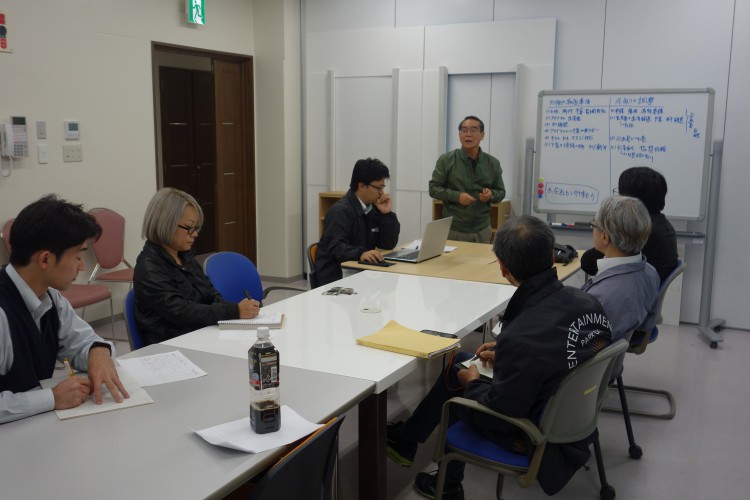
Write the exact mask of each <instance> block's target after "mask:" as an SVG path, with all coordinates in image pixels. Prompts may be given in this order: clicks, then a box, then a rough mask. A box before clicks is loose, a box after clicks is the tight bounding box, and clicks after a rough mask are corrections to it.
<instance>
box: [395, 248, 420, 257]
mask: <svg viewBox="0 0 750 500" xmlns="http://www.w3.org/2000/svg"><path fill="white" fill-rule="evenodd" d="M418 255H419V250H414V251H413V252H410V253H405V254H402V255H399V256H398V258H399V259H416V258H417V256H418Z"/></svg>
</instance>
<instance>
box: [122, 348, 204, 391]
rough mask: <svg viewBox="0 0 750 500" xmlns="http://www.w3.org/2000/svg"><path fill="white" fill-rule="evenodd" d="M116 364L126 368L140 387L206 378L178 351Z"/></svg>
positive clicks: (126, 360)
mask: <svg viewBox="0 0 750 500" xmlns="http://www.w3.org/2000/svg"><path fill="white" fill-rule="evenodd" d="M117 362H118V363H120V366H124V367H125V368H127V370H128V371H129V372H130V374H131V375H132V376H133V378H134V379H135V380H136V381H137V382H138V383H139V384H140V385H141V387H148V386H150V385H158V384H166V383H168V382H177V381H179V380H188V379H191V378H198V377H204V376H206V372H204V371H203V370H201V369H200V368H199V367H198V366H196V365H195V363H193V362H192V361H190V360H189V359H188V358H187V357H185V355H184V354H182V353H181V352H180V351H172V352H165V353H162V354H154V355H152V356H143V357H140V358H128V359H118V360H117Z"/></svg>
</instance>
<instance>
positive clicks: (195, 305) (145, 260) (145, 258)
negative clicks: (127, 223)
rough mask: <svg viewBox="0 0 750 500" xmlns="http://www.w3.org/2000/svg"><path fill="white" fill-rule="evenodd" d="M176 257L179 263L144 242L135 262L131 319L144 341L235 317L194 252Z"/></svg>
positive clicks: (235, 309)
mask: <svg viewBox="0 0 750 500" xmlns="http://www.w3.org/2000/svg"><path fill="white" fill-rule="evenodd" d="M180 258H181V259H182V263H183V265H182V266H178V265H177V263H176V262H175V261H174V259H173V258H172V256H170V255H169V253H167V251H166V250H165V249H164V248H162V247H161V246H160V245H157V244H156V243H152V242H150V241H147V242H146V244H145V245H144V246H143V251H142V252H141V254H140V255H139V256H138V260H137V261H136V264H135V275H134V277H133V287H134V288H135V306H136V308H135V319H136V322H137V323H138V328H139V329H140V330H141V333H142V334H143V338H144V340H145V341H146V344H154V343H157V342H162V341H164V340H167V339H171V338H173V337H177V336H178V335H182V334H183V333H187V332H191V331H193V330H197V329H199V328H203V327H204V326H208V325H215V324H216V322H217V321H219V320H225V319H237V318H239V315H240V312H239V308H238V306H237V304H235V303H234V302H228V301H226V300H224V299H223V298H222V297H221V295H220V294H219V292H217V291H216V289H215V288H214V287H213V285H212V284H211V281H210V280H209V279H208V277H207V276H206V275H205V274H204V273H203V270H202V269H201V267H200V266H199V265H198V263H197V262H196V260H195V255H194V254H193V253H192V252H186V253H180Z"/></svg>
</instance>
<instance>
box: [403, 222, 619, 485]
mask: <svg viewBox="0 0 750 500" xmlns="http://www.w3.org/2000/svg"><path fill="white" fill-rule="evenodd" d="M554 241H555V238H554V236H553V234H552V231H551V230H550V229H549V227H548V226H547V224H545V223H544V222H542V221H540V220H539V219H536V218H534V217H530V216H523V217H519V218H517V219H512V220H510V221H508V222H506V223H505V224H504V225H503V227H502V228H501V229H500V231H499V232H498V233H497V236H496V237H495V243H494V245H493V251H494V252H495V255H496V256H497V258H498V261H499V263H500V271H501V272H502V274H503V276H504V277H505V278H506V279H507V280H508V281H509V282H510V283H511V284H512V285H514V286H516V287H518V289H517V290H516V292H515V293H514V294H513V297H512V298H511V299H510V302H509V303H508V307H507V309H506V310H505V314H504V317H503V328H502V332H501V333H500V335H499V336H498V342H497V349H495V350H494V352H493V351H492V350H490V349H491V348H493V347H495V342H490V343H487V344H484V345H482V346H480V347H479V349H478V350H477V352H476V354H477V355H478V356H479V357H480V358H481V359H482V362H483V363H491V366H493V377H492V379H491V380H490V379H489V378H485V377H480V375H479V371H478V370H477V368H476V366H471V367H470V368H468V369H466V368H464V367H463V366H462V365H460V362H461V361H463V360H465V359H467V358H469V357H470V355H469V354H468V353H459V354H457V355H456V357H455V360H454V361H455V362H454V363H453V364H450V365H449V366H448V368H446V371H445V372H444V373H442V374H441V376H440V377H439V378H438V380H437V382H436V383H435V385H434V386H433V388H432V389H431V390H430V392H429V394H428V395H427V396H426V397H425V399H423V400H422V402H421V403H420V404H419V406H417V408H416V410H415V411H414V413H413V414H412V416H411V417H410V418H409V419H408V420H406V422H399V423H397V424H389V426H388V456H389V457H391V459H393V460H394V461H395V462H396V463H398V464H399V465H402V466H405V467H408V466H410V465H411V464H412V461H413V459H414V456H415V454H416V450H417V444H418V443H423V442H424V441H425V440H426V439H427V438H428V437H429V435H430V434H431V433H432V431H433V430H434V429H435V427H437V425H438V424H439V423H440V412H441V409H442V406H443V403H444V402H445V401H447V400H448V399H450V398H452V397H454V396H463V397H465V398H469V399H473V400H475V401H478V402H480V403H482V404H484V405H486V406H488V407H489V408H491V409H493V410H495V411H497V412H499V413H503V414H505V415H509V416H512V417H519V418H528V419H530V420H532V421H538V419H539V417H540V414H541V412H542V410H543V409H544V406H545V404H546V403H547V400H548V399H549V398H550V397H551V396H552V394H553V393H554V392H555V390H556V389H557V387H558V385H559V384H560V382H561V381H562V379H563V378H564V377H565V376H566V375H567V374H568V372H569V371H570V370H572V369H574V368H575V367H576V366H577V365H579V364H581V363H583V362H584V361H586V360H587V359H589V358H591V357H593V356H594V355H595V354H596V353H597V352H599V351H600V350H601V349H602V348H604V347H606V346H607V345H609V344H610V342H611V328H610V324H609V321H608V320H607V318H606V316H605V315H604V310H603V309H602V306H601V304H599V302H598V301H597V300H596V299H595V298H594V297H592V296H591V295H589V294H587V293H585V292H582V291H580V290H578V289H575V288H571V287H566V286H563V285H562V283H560V281H558V279H557V272H556V271H555V269H554V267H552V266H553V260H554V258H553V254H552V249H553V243H554ZM452 417H453V418H454V419H460V420H463V421H465V422H467V423H468V424H469V425H470V426H471V427H472V428H473V429H474V430H475V431H477V432H479V433H480V434H482V435H483V436H484V437H485V438H486V439H488V440H491V441H494V442H496V443H498V444H500V445H501V446H504V447H506V448H508V449H509V450H512V451H515V452H516V453H529V454H530V453H531V452H532V451H533V450H532V448H531V446H529V445H530V443H529V442H527V441H526V440H525V438H524V435H523V434H522V433H521V432H520V431H519V430H518V429H517V428H515V427H513V426H511V425H510V424H507V423H505V422H503V421H500V420H497V419H494V418H492V417H489V416H488V415H485V414H482V413H478V412H472V411H471V410H468V409H466V408H458V409H457V410H456V411H455V413H454V414H453V415H452ZM588 442H589V441H588V440H584V441H582V442H580V443H576V444H575V445H560V446H555V445H549V444H548V447H547V448H548V449H547V451H545V456H544V459H543V461H542V467H541V470H540V473H539V478H538V479H539V482H540V484H541V486H542V488H543V489H544V490H545V492H547V493H548V494H550V495H551V494H553V493H555V492H556V491H559V490H560V489H561V488H562V487H563V486H564V485H565V484H566V483H567V482H568V480H569V479H570V477H572V475H573V473H574V472H575V471H576V470H577V469H578V468H579V467H580V466H581V465H583V464H584V463H585V462H586V460H587V459H588V458H589V456H590V455H589V451H588ZM463 470H464V464H463V463H462V462H455V461H454V462H450V463H449V464H448V469H447V475H446V483H445V489H444V496H443V498H449V499H462V498H463V487H462V486H461V480H462V479H463ZM435 482H436V474H435V473H433V474H428V473H424V472H422V473H419V474H417V477H416V478H415V488H416V489H417V491H418V492H419V493H420V494H422V495H424V496H426V497H428V498H434V494H435Z"/></svg>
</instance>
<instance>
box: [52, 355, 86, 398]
mask: <svg viewBox="0 0 750 500" xmlns="http://www.w3.org/2000/svg"><path fill="white" fill-rule="evenodd" d="M63 364H64V365H65V370H66V371H67V372H68V378H66V379H64V380H62V381H61V382H60V383H59V384H57V385H56V386H55V387H53V388H52V397H53V398H54V400H55V410H65V409H67V408H75V407H76V406H79V405H80V404H81V403H83V402H84V401H86V400H87V399H88V398H89V394H90V393H91V389H90V388H91V385H90V383H89V379H87V378H84V377H76V376H75V375H76V372H75V371H73V368H72V367H71V366H70V362H69V361H68V359H67V358H65V360H64V361H63Z"/></svg>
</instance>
